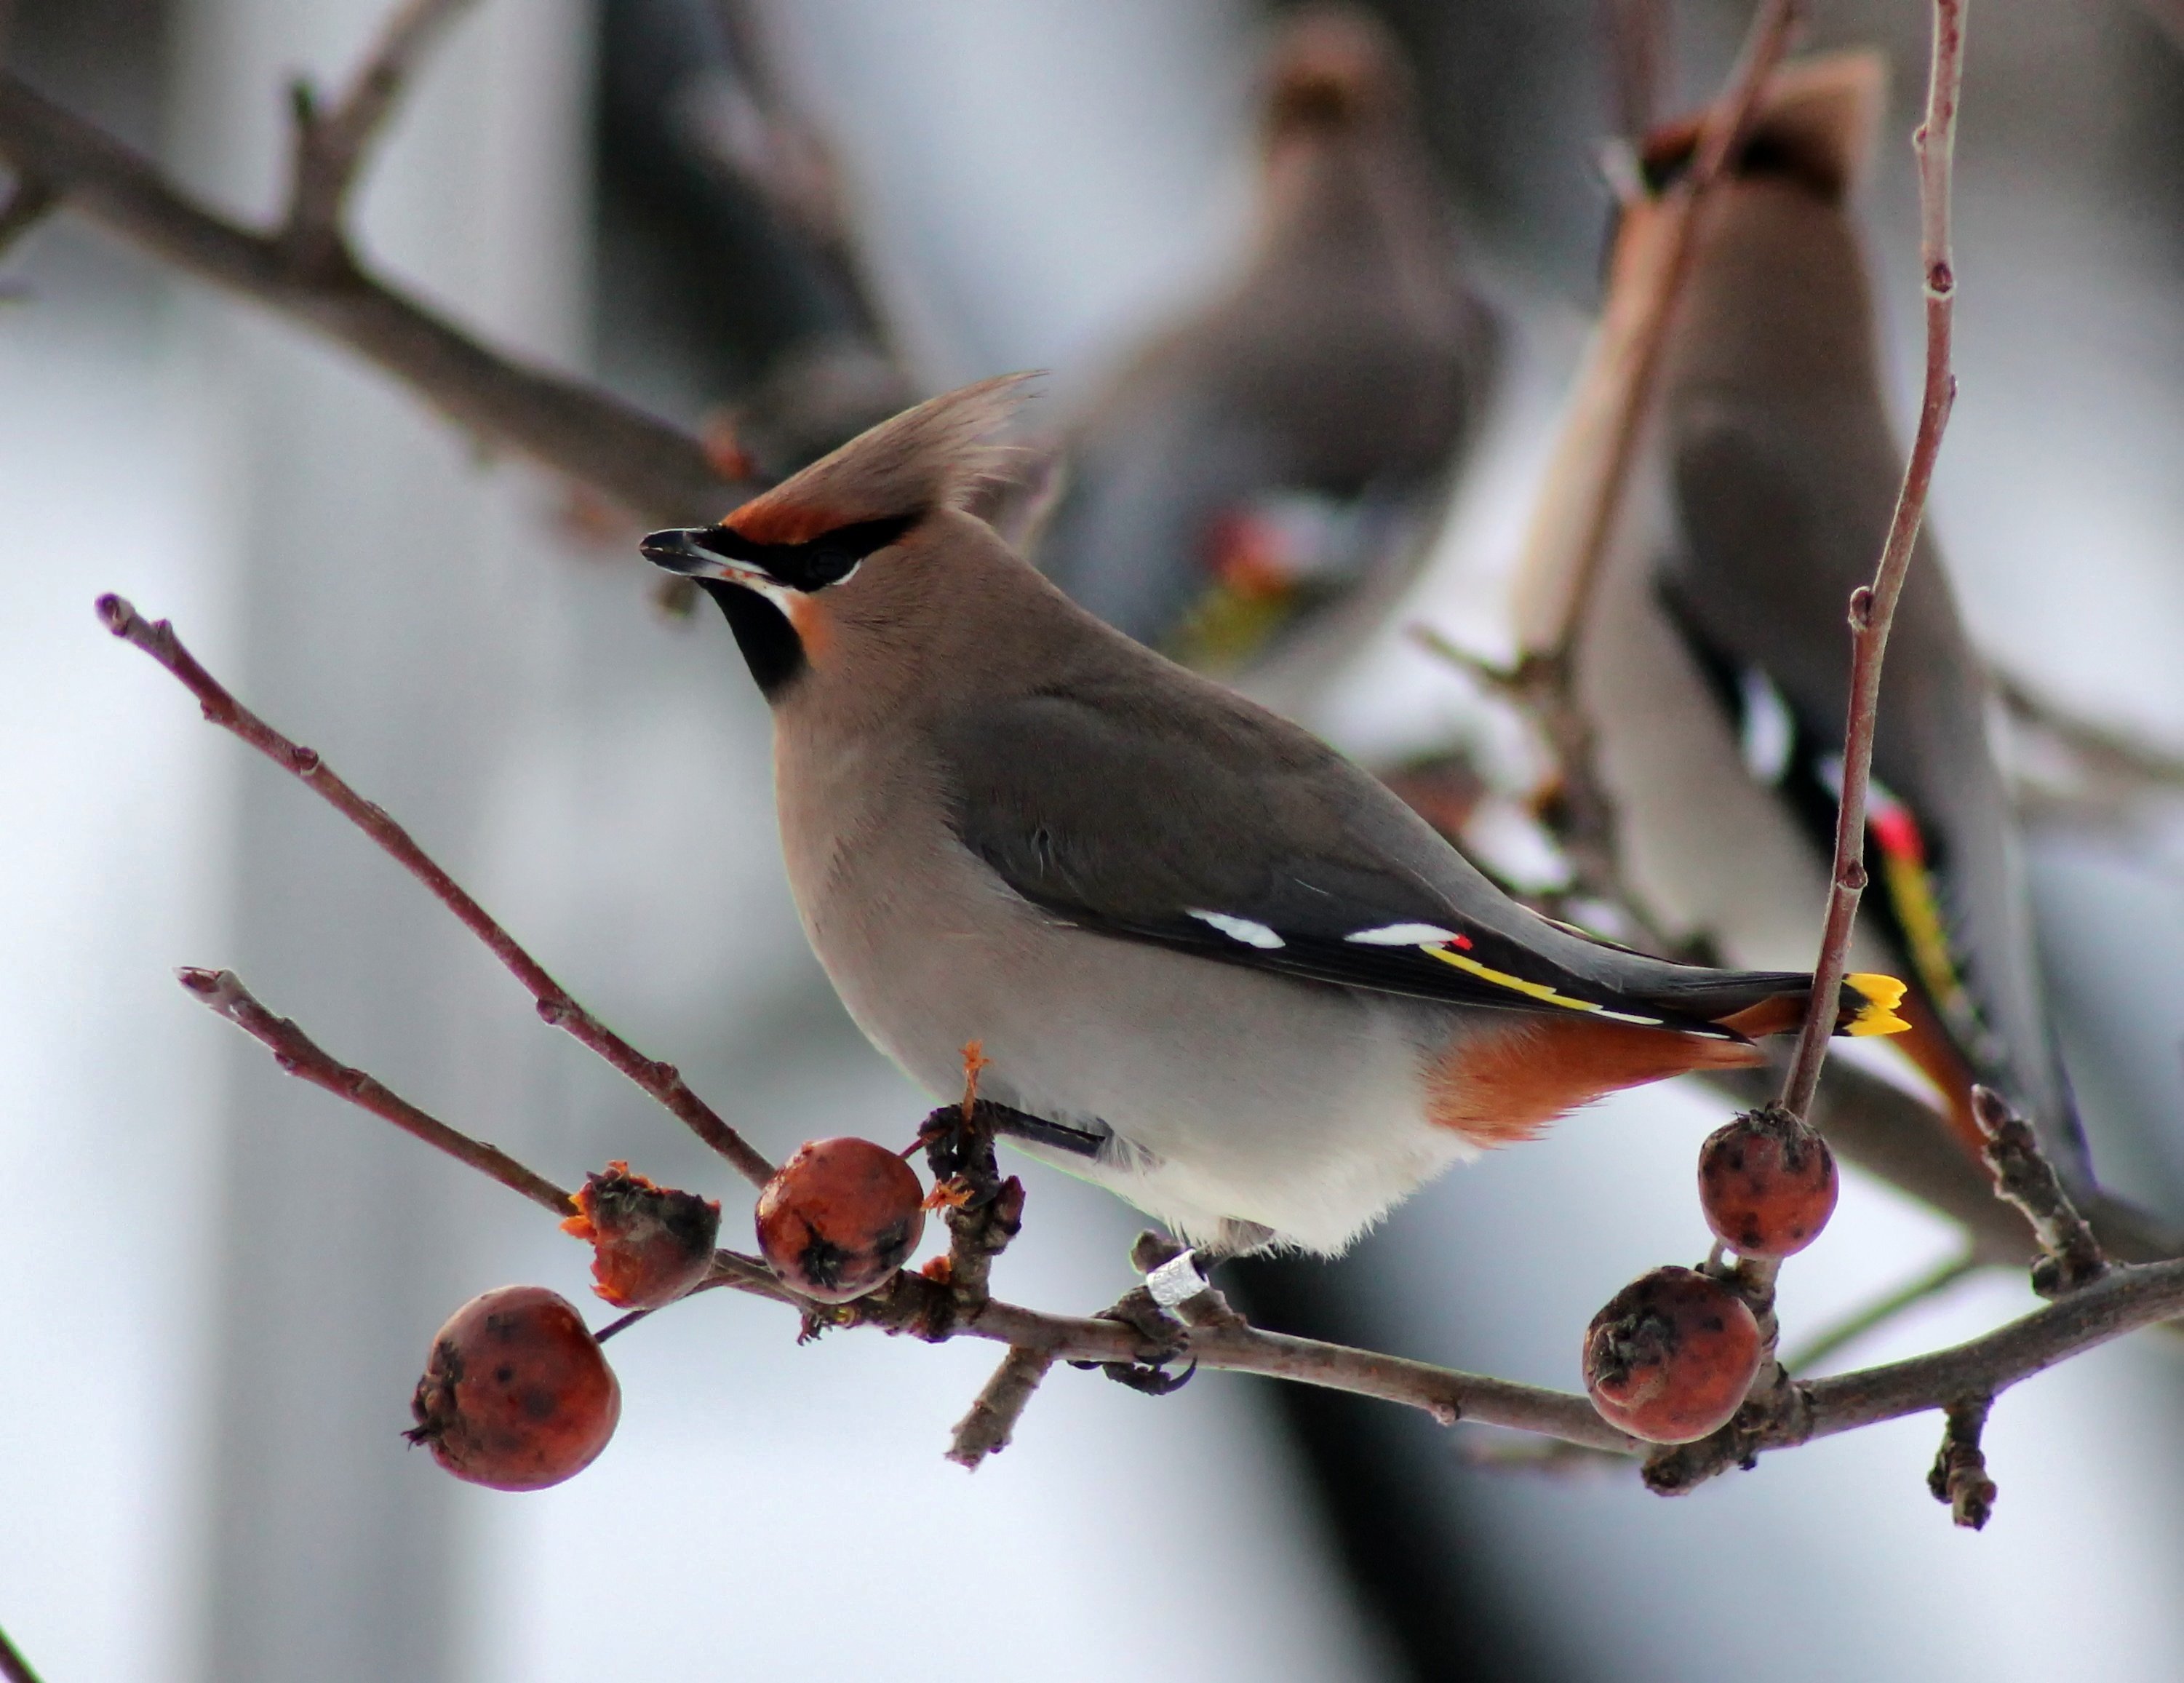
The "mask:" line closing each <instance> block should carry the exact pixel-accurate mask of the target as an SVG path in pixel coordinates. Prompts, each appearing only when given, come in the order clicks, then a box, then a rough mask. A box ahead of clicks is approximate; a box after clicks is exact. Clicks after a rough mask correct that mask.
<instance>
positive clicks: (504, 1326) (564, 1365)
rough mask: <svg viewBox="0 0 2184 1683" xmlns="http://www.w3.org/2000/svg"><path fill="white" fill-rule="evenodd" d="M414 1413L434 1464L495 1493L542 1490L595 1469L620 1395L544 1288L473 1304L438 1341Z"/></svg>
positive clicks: (573, 1318) (596, 1353) (559, 1301)
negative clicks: (594, 1465) (487, 1486)
mask: <svg viewBox="0 0 2184 1683" xmlns="http://www.w3.org/2000/svg"><path fill="white" fill-rule="evenodd" d="M409 1412H410V1413H412V1414H414V1415H415V1416H416V1418H417V1424H416V1428H415V1429H414V1430H412V1431H409V1432H405V1433H404V1434H403V1435H404V1436H405V1437H407V1438H408V1439H409V1441H410V1442H412V1443H422V1444H429V1445H430V1446H432V1458H433V1459H434V1460H436V1461H437V1462H438V1463H440V1465H442V1466H443V1467H444V1468H447V1469H448V1471H449V1472H450V1473H453V1474H454V1475H455V1476H456V1477H457V1478H459V1479H465V1480H469V1481H470V1482H471V1484H474V1485H490V1486H491V1487H492V1488H493V1489H494V1490H497V1491H536V1490H543V1489H545V1488H546V1486H547V1485H558V1484H560V1482H561V1481H562V1480H564V1479H568V1478H573V1477H575V1476H576V1474H578V1473H581V1472H582V1471H583V1470H584V1468H587V1467H588V1466H590V1465H591V1464H592V1462H593V1459H594V1458H595V1457H597V1456H598V1454H599V1452H600V1451H601V1450H603V1449H604V1448H605V1447H606V1446H607V1440H608V1439H609V1438H610V1437H612V1436H613V1435H614V1429H615V1423H616V1421H617V1420H619V1419H621V1385H619V1384H618V1383H617V1382H616V1379H615V1376H614V1369H613V1368H610V1367H608V1366H607V1358H606V1357H605V1356H604V1353H602V1352H601V1351H600V1349H599V1340H597V1339H595V1338H593V1336H592V1335H591V1334H590V1333H589V1332H588V1331H586V1330H585V1328H584V1323H583V1318H582V1316H580V1315H578V1314H577V1311H576V1307H575V1306H574V1305H573V1304H571V1302H570V1301H568V1300H567V1299H566V1298H565V1297H562V1296H559V1295H558V1294H557V1293H554V1292H551V1291H549V1290H546V1288H545V1287H544V1286H543V1285H504V1286H502V1287H501V1288H500V1289H499V1290H498V1291H488V1292H485V1293H483V1294H482V1295H481V1296H476V1297H473V1298H471V1301H469V1302H467V1303H465V1304H464V1305H463V1307H461V1308H460V1309H458V1310H456V1311H455V1312H454V1314H453V1315H451V1316H449V1317H448V1324H447V1325H445V1326H443V1327H442V1328H441V1329H440V1330H439V1332H438V1334H437V1335H436V1336H435V1337H434V1338H433V1340H432V1355H431V1356H430V1357H428V1358H427V1359H426V1363H425V1377H424V1378H422V1379H420V1380H418V1381H417V1391H416V1395H415V1396H413V1397H412V1398H411V1399H410V1402H409Z"/></svg>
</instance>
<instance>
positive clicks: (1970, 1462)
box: [1926, 1396, 1996, 1531]
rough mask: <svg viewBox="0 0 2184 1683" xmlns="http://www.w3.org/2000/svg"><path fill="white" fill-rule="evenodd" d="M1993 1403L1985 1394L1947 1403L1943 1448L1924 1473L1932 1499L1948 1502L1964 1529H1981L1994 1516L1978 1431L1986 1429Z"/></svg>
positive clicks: (1991, 1487)
mask: <svg viewBox="0 0 2184 1683" xmlns="http://www.w3.org/2000/svg"><path fill="white" fill-rule="evenodd" d="M1993 1406H1994V1401H1993V1399H1992V1397H1986V1396H1974V1397H1967V1398H1965V1399H1964V1401H1962V1402H1952V1403H1951V1404H1950V1405H1949V1407H1948V1409H1947V1425H1946V1426H1945V1427H1944V1428H1943V1429H1942V1447H1941V1448H1940V1450H1939V1451H1938V1452H1936V1454H1935V1457H1934V1465H1933V1468H1932V1470H1931V1471H1930V1472H1929V1473H1928V1474H1926V1488H1927V1489H1928V1490H1929V1491H1932V1492H1933V1495H1934V1500H1935V1501H1936V1502H1945V1503H1947V1506H1948V1509H1949V1514H1950V1517H1951V1518H1952V1519H1954V1520H1955V1521H1956V1522H1957V1524H1959V1525H1962V1526H1964V1528H1965V1529H1966V1530H1973V1531H1980V1530H1986V1522H1987V1521H1988V1520H1989V1519H1992V1518H1993V1517H1994V1498H1995V1496H1996V1491H1995V1485H1994V1480H1992V1479H1990V1478H1989V1477H1987V1475H1986V1456H1985V1455H1984V1454H1983V1453H1982V1452H1981V1450H1980V1434H1981V1432H1983V1431H1985V1430H1986V1412H1987V1410H1988V1409H1989V1408H1991V1407H1993Z"/></svg>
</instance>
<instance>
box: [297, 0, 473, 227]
mask: <svg viewBox="0 0 2184 1683" xmlns="http://www.w3.org/2000/svg"><path fill="white" fill-rule="evenodd" d="M471 3H472V0H401V3H399V4H398V5H397V6H396V7H395V8H394V9H393V11H392V12H391V13H389V14H387V20H386V22H385V23H384V24H383V25H381V28H380V31H379V36H378V38H377V39H376V41H375V42H373V43H372V46H371V50H370V52H369V53H366V54H365V60H364V63H363V64H360V65H359V67H358V68H357V70H356V73H355V75H354V76H352V77H351V78H350V80H349V85H348V88H347V90H346V91H345V92H343V94H342V96H341V98H340V99H339V100H338V101H337V102H336V103H335V104H334V105H333V106H332V107H331V109H321V107H320V104H319V103H318V99H317V97H316V95H315V93H314V92H313V90H312V87H311V85H310V83H309V82H308V81H300V80H299V81H297V82H296V83H295V84H294V86H292V88H291V89H290V97H291V102H292V120H293V140H294V152H293V159H292V178H291V181H290V183H289V189H288V214H287V221H286V223H285V225H284V226H282V228H281V242H282V243H283V245H285V246H286V247H287V251H288V254H289V257H290V259H291V260H292V262H293V263H295V265H297V266H298V268H299V269H302V270H311V269H314V268H316V267H318V266H320V265H326V264H329V263H331V264H334V265H342V266H346V265H347V263H348V240H347V237H346V235H345V233H344V231H343V215H344V213H345V212H346V209H347V207H348V196H349V193H350V192H351V191H352V189H353V188H354V187H355V185H356V177H357V171H358V170H359V168H361V167H362V165H363V163H364V159H365V153H366V152H367V151H368V150H369V149H370V146H371V143H372V142H373V141H374V139H376V137H377V136H378V133H379V131H380V129H381V128H382V126H383V125H385V123H386V121H387V117H388V115H389V114H391V113H392V112H393V109H394V104H395V101H396V100H397V99H398V98H400V97H401V94H402V91H403V89H404V86H406V84H407V83H408V81H409V77H410V75H411V73H412V72H413V71H414V70H415V69H416V68H417V66H418V64H420V63H421V61H422V60H423V59H424V56H425V54H426V52H428V51H429V50H430V49H431V47H432V44H433V42H434V41H435V39H436V38H437V36H439V35H440V34H441V33H442V32H443V31H444V30H445V29H446V28H447V27H448V25H450V24H452V23H453V22H454V20H455V17H456V15H457V14H459V13H460V12H461V11H462V10H463V9H464V8H465V7H467V6H469V5H470V4H471Z"/></svg>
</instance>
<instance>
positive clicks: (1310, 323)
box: [1037, 8, 1496, 705]
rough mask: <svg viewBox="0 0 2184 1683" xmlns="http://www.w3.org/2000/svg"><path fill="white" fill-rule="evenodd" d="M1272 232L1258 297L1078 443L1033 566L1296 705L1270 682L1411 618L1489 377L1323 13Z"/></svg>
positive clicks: (1406, 89)
mask: <svg viewBox="0 0 2184 1683" xmlns="http://www.w3.org/2000/svg"><path fill="white" fill-rule="evenodd" d="M1257 220H1258V226H1257V231H1256V243H1255V245H1254V247H1253V248H1252V251H1251V256H1250V259H1249V260H1248V261H1247V262H1246V264H1245V265H1244V268H1243V270H1242V272H1241V273H1240V274H1239V275H1238V276H1236V277H1235V278H1234V280H1233V281H1231V282H1230V283H1229V285H1228V287H1226V288H1225V290H1223V292H1222V293H1220V294H1219V295H1218V296H1217V297H1216V298H1213V299H1212V300H1211V301H1209V302H1208V303H1206V304H1204V305H1203V306H1202V307H1201V308H1200V309H1197V310H1196V311H1195V312H1194V313H1192V314H1190V315H1187V316H1185V317H1184V319H1183V320H1179V321H1177V322H1175V323H1173V325H1171V326H1169V327H1167V329H1166V330H1165V331H1163V332H1161V333H1159V334H1158V335H1157V336H1156V337H1155V338H1153V340H1152V341H1151V343H1148V344H1145V345H1144V346H1143V347H1141V348H1139V350H1138V351H1137V352H1136V353H1135V354H1134V355H1133V356H1132V357H1131V358H1130V359H1128V362H1127V364H1126V365H1124V367H1123V370H1122V371H1121V372H1120V373H1119V374H1118V375H1117V376H1116V377H1115V378H1114V380H1113V381H1112V383H1111V384H1110V385H1109V386H1108V387H1107V388H1106V390H1105V391H1104V393H1100V395H1099V396H1098V397H1097V398H1095V400H1094V401H1093V402H1092V404H1090V405H1089V408H1088V409H1087V410H1086V411H1085V412H1084V414H1083V415H1081V416H1080V417H1079V419H1078V421H1077V422H1076V424H1075V426H1073V428H1072V429H1071V431H1070V433H1069V436H1068V438H1067V443H1066V454H1065V463H1066V465H1065V467H1064V469H1063V481H1064V488H1063V489H1062V490H1061V493H1060V496H1059V501H1058V504H1057V506H1056V508H1055V509H1054V510H1053V513H1052V515H1051V518H1050V521H1049V523H1048V526H1047V529H1046V531H1045V534H1044V538H1043V541H1041V542H1040V543H1039V545H1038V549H1037V560H1039V565H1040V566H1042V567H1043V568H1044V569H1045V571H1046V572H1047V574H1048V576H1049V577H1051V578H1052V579H1054V581H1055V582H1056V583H1058V584H1060V585H1061V587H1062V588H1063V589H1065V590H1066V591H1067V592H1068V593H1069V594H1071V595H1072V596H1073V597H1075V598H1076V599H1077V600H1078V602H1079V603H1080V604H1082V605H1084V606H1085V607H1087V608H1089V609H1090V610H1092V611H1093V612H1095V613H1096V614H1098V615H1099V616H1101V617H1102V618H1104V619H1106V621H1108V622H1109V623H1110V624H1112V625H1113V626H1115V627H1117V628H1119V629H1120V630H1123V631H1124V632H1126V633H1128V634H1129V635H1131V636H1133V637H1134V638H1138V639H1139V641H1141V642H1144V643H1147V644H1151V645H1153V646H1154V647H1156V648H1158V649H1162V650H1163V651H1165V652H1167V653H1168V654H1171V655H1175V656H1177V657H1178V658H1180V659H1182V660H1184V661H1186V662H1187V663H1189V664H1191V665H1195V666H1199V667H1201V669H1203V670H1206V671H1209V672H1216V673H1218V674H1221V675H1223V676H1229V677H1234V676H1236V675H1237V674H1239V673H1245V672H1249V673H1250V674H1251V675H1252V677H1253V680H1254V681H1252V682H1250V683H1247V685H1246V687H1247V688H1249V689H1251V691H1253V693H1256V694H1262V696H1263V697H1264V698H1265V699H1270V700H1273V701H1275V702H1276V703H1277V705H1292V702H1293V700H1294V699H1295V698H1293V697H1292V696H1291V695H1290V694H1289V693H1288V692H1286V691H1284V690H1281V689H1279V688H1277V689H1275V690H1271V691H1270V690H1269V689H1268V687H1267V686H1266V684H1264V683H1261V682H1259V681H1257V680H1258V679H1261V678H1263V677H1266V676H1267V675H1268V672H1269V671H1270V669H1271V668H1272V667H1273V666H1275V665H1276V664H1278V663H1279V665H1280V666H1284V667H1286V668H1290V669H1292V670H1293V671H1294V672H1297V673H1300V674H1315V673H1324V672H1327V671H1328V670H1329V669H1330V668H1331V667H1332V666H1334V665H1335V664H1337V663H1338V662H1339V660H1340V657H1341V655H1343V654H1344V653H1346V652H1347V651H1348V649H1351V647H1353V646H1354V645H1355V644H1356V643H1357V641H1358V640H1359V639H1360V638H1362V635H1363V634H1364V633H1367V632H1369V631H1370V629H1371V628H1372V627H1373V626H1374V625H1375V624H1377V623H1378V621H1379V620H1380V619H1381V618H1383V617H1384V616H1385V612H1386V610H1387V609H1388V607H1389V605H1390V604H1391V603H1392V601H1393V599H1395V598H1396V595H1398V594H1400V593H1401V589H1402V588H1403V586H1404V584H1405V583H1406V582H1407V577H1408V576H1409V574H1410V572H1411V571H1412V566H1413V564H1414V562H1415V560H1416V559H1417V557H1418V554H1420V553H1421V551H1422V550H1423V549H1424V543H1423V541H1422V540H1423V538H1424V535H1425V534H1424V532H1423V531H1422V530H1421V529H1420V528H1421V527H1422V526H1423V525H1424V524H1425V523H1427V521H1428V519H1429V515H1431V513H1432V512H1433V511H1434V510H1435V508H1436V506H1437V504H1439V502H1440V497H1441V493H1443V491H1444V490H1445V488H1446V486H1447V484H1448V483H1449V482H1450V480H1451V476H1452V474H1453V471H1454V470H1455V468H1456V465H1457V463H1458V461H1459V460H1460V459H1461V456H1462V454H1463V449H1464V447H1465V445H1466V444H1467V443H1468V442H1469V440H1470V438H1471V437H1472V436H1473V434H1474V432H1475V431H1476V425H1477V421H1478V419H1479V411H1480V410H1481V408H1482V407H1483V399H1484V397H1485V393H1486V391H1487V388H1488V386H1489V381H1490V370H1491V366H1492V364H1493V360H1494V357H1493V351H1494V345H1495V338H1496V334H1495V331H1494V327H1493V324H1492V322H1491V320H1490V316H1489V315H1488V313H1487V311H1486V310H1485V308H1484V307H1483V306H1482V305H1481V304H1480V302H1479V299H1478V298H1476V297H1475V296H1474V293H1473V292H1472V290H1471V288H1470V287H1469V286H1468V283H1467V281H1466V279H1465V276H1464V273H1463V269H1462V267H1461V266H1460V265H1459V262H1458V246H1457V231H1456V226H1455V218H1454V215H1453V212H1452V209H1451V204H1450V202H1449V199H1448V196H1447V194H1446V191H1445V189H1444V188H1443V187H1441V186H1440V183H1439V182H1438V181H1436V179H1435V175H1434V170H1433V168H1432V165H1431V163H1430V161H1429V158H1428V156H1427V153H1426V149H1425V144H1424V138H1423V137H1422V135H1421V133H1420V131H1419V128H1418V118H1417V113H1416V111H1415V109H1414V108H1413V103H1412V86H1411V78H1410V75H1409V74H1408V71H1407V67H1406V66H1405V65H1404V64H1403V63H1402V62H1401V58H1400V56H1399V50H1398V48H1397V47H1396V43H1395V42H1394V41H1393V40H1392V38H1391V37H1390V36H1389V35H1388V34H1387V33H1386V32H1385V30H1384V29H1383V27H1382V26H1381V25H1379V23H1378V22H1376V21H1375V20H1373V19H1372V18H1371V17H1370V16H1369V15H1368V14H1364V13H1362V12H1359V11H1355V10H1351V9H1346V8H1311V9H1308V10H1306V11H1304V12H1302V13H1301V14H1298V15H1297V16H1295V18H1294V19H1293V20H1291V21H1290V22H1289V23H1288V24H1287V25H1285V26H1284V29H1283V31H1282V32H1281V34H1280V36H1279V37H1278V38H1277V40H1276V42H1275V43H1274V47H1273V53H1272V57H1271V60H1270V63H1269V65H1268V70H1267V73H1266V80H1265V83H1264V93H1263V104H1262V117H1261V173H1260V181H1259V187H1258V210H1257ZM1297 681H1298V682H1301V683H1306V684H1307V688H1306V689H1305V690H1304V692H1303V693H1304V694H1308V693H1309V688H1308V679H1306V678H1300V679H1299V680H1297Z"/></svg>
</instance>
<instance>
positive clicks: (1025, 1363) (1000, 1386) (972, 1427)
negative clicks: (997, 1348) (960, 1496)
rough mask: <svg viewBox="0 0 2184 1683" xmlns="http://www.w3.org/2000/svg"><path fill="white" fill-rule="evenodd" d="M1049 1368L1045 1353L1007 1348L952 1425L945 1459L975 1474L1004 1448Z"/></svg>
mask: <svg viewBox="0 0 2184 1683" xmlns="http://www.w3.org/2000/svg"><path fill="white" fill-rule="evenodd" d="M1053 1366H1054V1357H1053V1356H1052V1354H1050V1352H1048V1351H1044V1350H1022V1349H1015V1348H1012V1349H1011V1350H1010V1351H1009V1353H1008V1354H1007V1355H1006V1356H1004V1357H1001V1365H1000V1367H998V1368H995V1369H994V1376H993V1378H991V1379H988V1380H987V1381H986V1388H985V1389H984V1390H982V1391H980V1392H979V1393H978V1396H977V1398H976V1399H975V1400H974V1401H973V1402H972V1404H971V1412H970V1413H967V1414H966V1415H965V1416H964V1417H963V1418H961V1419H960V1420H958V1421H957V1422H956V1435H955V1437H954V1439H953V1441H951V1442H950V1444H949V1446H948V1458H949V1459H950V1461H952V1462H954V1463H956V1465H957V1466H958V1467H961V1468H962V1469H963V1470H964V1471H965V1472H967V1473H975V1472H977V1471H978V1463H980V1462H982V1461H983V1460H984V1459H985V1458H986V1457H988V1456H989V1455H998V1454H1000V1452H1001V1451H1003V1450H1005V1449H1006V1448H1007V1447H1008V1446H1009V1441H1010V1439H1011V1437H1012V1436H1013V1435H1015V1432H1016V1429H1017V1421H1018V1420H1019V1419H1021V1418H1022V1417H1023V1411H1024V1405H1025V1404H1027V1403H1028V1402H1030V1401H1031V1398H1032V1393H1033V1392H1034V1391H1035V1390H1038V1389H1039V1381H1040V1380H1041V1379H1045V1377H1046V1375H1047V1370H1048V1369H1049V1368H1051V1367H1053Z"/></svg>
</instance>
